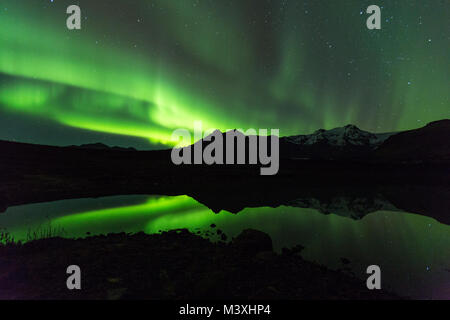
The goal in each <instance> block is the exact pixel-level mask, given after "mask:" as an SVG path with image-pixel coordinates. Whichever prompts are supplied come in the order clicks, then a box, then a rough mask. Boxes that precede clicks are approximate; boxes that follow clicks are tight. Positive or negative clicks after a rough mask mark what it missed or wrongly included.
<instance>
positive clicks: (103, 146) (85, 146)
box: [68, 142, 137, 151]
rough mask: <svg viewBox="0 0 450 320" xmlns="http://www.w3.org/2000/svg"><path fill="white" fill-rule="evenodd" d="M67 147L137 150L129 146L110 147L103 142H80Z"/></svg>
mask: <svg viewBox="0 0 450 320" xmlns="http://www.w3.org/2000/svg"><path fill="white" fill-rule="evenodd" d="M68 148H84V149H97V150H117V151H137V150H136V149H135V148H132V147H129V148H123V147H117V146H114V147H110V146H108V145H106V144H104V143H100V142H97V143H88V144H82V145H79V146H74V145H72V146H69V147H68Z"/></svg>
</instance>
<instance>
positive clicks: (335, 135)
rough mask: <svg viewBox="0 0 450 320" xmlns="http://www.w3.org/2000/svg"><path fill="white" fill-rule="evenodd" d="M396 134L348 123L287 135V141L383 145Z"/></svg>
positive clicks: (304, 143) (307, 143)
mask: <svg viewBox="0 0 450 320" xmlns="http://www.w3.org/2000/svg"><path fill="white" fill-rule="evenodd" d="M394 134H396V132H390V133H370V132H367V131H363V130H361V129H359V128H358V127H356V126H354V125H347V126H345V127H341V128H335V129H331V130H324V129H320V130H317V131H316V132H314V133H313V134H308V135H298V136H291V137H287V138H286V139H287V141H288V142H291V143H294V144H299V145H314V144H317V143H326V144H329V145H333V146H346V145H355V146H373V147H374V148H376V147H378V146H379V145H381V144H382V143H383V142H384V141H385V140H386V139H387V138H389V137H390V136H392V135H394Z"/></svg>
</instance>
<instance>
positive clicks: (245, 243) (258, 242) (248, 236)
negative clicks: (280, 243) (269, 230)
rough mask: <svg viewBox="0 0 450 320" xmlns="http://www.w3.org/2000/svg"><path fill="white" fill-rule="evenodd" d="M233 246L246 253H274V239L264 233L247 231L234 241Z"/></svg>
mask: <svg viewBox="0 0 450 320" xmlns="http://www.w3.org/2000/svg"><path fill="white" fill-rule="evenodd" d="M233 246H235V247H237V248H238V249H239V250H241V251H243V252H245V253H253V254H256V253H258V252H262V251H272V250H273V246H272V239H271V238H270V236H269V235H268V234H266V233H264V232H261V231H258V230H253V229H246V230H244V231H242V233H241V234H239V235H238V236H237V237H236V238H235V239H234V240H233Z"/></svg>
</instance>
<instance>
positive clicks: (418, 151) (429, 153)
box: [375, 119, 450, 162]
mask: <svg viewBox="0 0 450 320" xmlns="http://www.w3.org/2000/svg"><path fill="white" fill-rule="evenodd" d="M375 156H376V157H377V158H381V159H385V160H402V161H432V162H449V161H450V120H449V119H446V120H440V121H435V122H431V123H429V124H427V125H426V126H425V127H423V128H419V129H415V130H409V131H404V132H400V133H398V134H396V135H393V136H391V137H389V138H388V139H387V140H386V141H385V142H384V143H383V144H382V145H380V147H379V148H378V149H377V150H376V152H375Z"/></svg>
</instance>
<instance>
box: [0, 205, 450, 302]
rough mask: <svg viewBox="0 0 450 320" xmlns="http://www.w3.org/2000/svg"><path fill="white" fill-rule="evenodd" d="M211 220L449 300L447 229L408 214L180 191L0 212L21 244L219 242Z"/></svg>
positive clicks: (408, 290) (408, 292)
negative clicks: (208, 201) (213, 203)
mask: <svg viewBox="0 0 450 320" xmlns="http://www.w3.org/2000/svg"><path fill="white" fill-rule="evenodd" d="M213 223H214V224H216V225H217V227H216V229H220V230H222V231H223V232H224V233H225V234H226V235H227V236H228V239H230V238H232V237H234V236H236V235H238V234H239V233H240V232H241V231H242V230H243V229H246V228H253V229H257V230H261V231H264V232H266V233H268V234H269V235H270V236H271V237H272V240H273V244H274V248H275V250H277V251H280V250H281V248H283V247H292V246H294V245H297V244H301V245H303V246H304V247H305V249H304V251H302V256H303V257H304V258H305V259H307V260H310V261H316V262H318V263H320V264H323V265H326V266H328V267H329V268H332V269H338V268H348V269H349V270H348V272H353V273H354V274H355V275H356V276H358V277H360V278H362V279H365V270H366V268H367V266H369V265H372V264H376V265H379V266H380V267H381V270H382V286H383V287H384V288H386V289H391V290H392V291H394V292H396V293H398V294H400V295H403V296H410V297H413V298H425V299H450V226H448V225H445V224H441V223H439V222H437V221H436V220H434V219H432V218H429V217H424V216H421V215H417V214H412V213H406V212H398V211H378V212H374V213H371V214H368V215H367V216H365V217H364V218H362V219H361V220H353V219H350V218H347V217H342V216H340V215H336V214H329V215H324V214H322V213H320V212H318V211H317V210H314V209H305V208H296V207H279V208H268V207H261V208H248V209H245V210H243V211H241V212H240V213H238V214H232V213H229V212H227V211H222V212H221V213H219V214H215V213H213V212H212V211H211V210H209V209H208V208H207V207H205V206H203V205H202V204H200V203H198V202H197V201H196V200H194V199H192V198H190V197H188V196H177V197H166V196H164V197H160V196H118V197H106V198H98V199H78V200H64V201H56V202H50V203H42V204H31V205H23V206H17V207H10V208H9V209H8V210H7V211H6V212H4V213H2V214H0V228H2V229H6V230H7V231H8V232H9V233H10V234H11V235H12V236H13V237H14V239H15V240H21V241H26V240H27V239H29V238H36V237H38V238H39V237H42V236H44V235H46V234H48V232H49V231H50V232H51V233H52V234H53V235H58V236H63V237H68V238H78V237H85V236H87V235H88V233H89V234H90V235H95V234H107V233H111V232H113V233H116V232H123V231H124V232H139V231H144V232H146V233H149V234H152V233H158V232H160V231H164V230H170V229H176V228H188V229H189V230H191V231H193V232H201V234H202V235H203V236H208V237H210V238H212V239H213V240H219V239H220V237H219V236H218V235H217V234H216V229H212V228H211V227H210V226H211V224H213ZM342 258H346V259H348V260H349V261H350V263H349V264H346V265H344V264H343V262H342Z"/></svg>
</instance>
